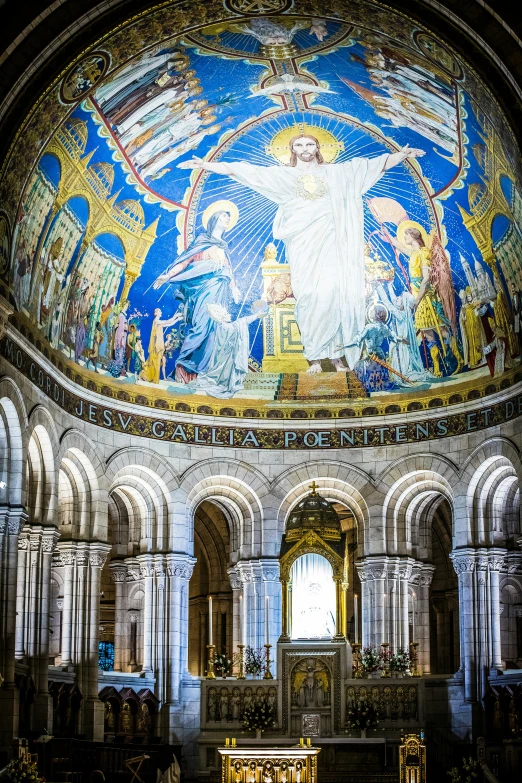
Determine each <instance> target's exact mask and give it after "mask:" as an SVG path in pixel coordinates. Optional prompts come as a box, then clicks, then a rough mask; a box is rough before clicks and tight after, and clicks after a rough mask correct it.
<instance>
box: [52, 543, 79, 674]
mask: <svg viewBox="0 0 522 783" xmlns="http://www.w3.org/2000/svg"><path fill="white" fill-rule="evenodd" d="M75 562H76V552H75V551H74V549H73V548H72V545H71V543H68V542H63V544H62V543H61V542H60V543H59V544H58V553H57V556H56V558H55V562H54V565H56V566H57V567H59V566H63V567H64V572H63V614H62V656H61V657H62V666H70V665H71V664H72V649H71V641H72V630H73V629H72V621H73V577H74V566H75Z"/></svg>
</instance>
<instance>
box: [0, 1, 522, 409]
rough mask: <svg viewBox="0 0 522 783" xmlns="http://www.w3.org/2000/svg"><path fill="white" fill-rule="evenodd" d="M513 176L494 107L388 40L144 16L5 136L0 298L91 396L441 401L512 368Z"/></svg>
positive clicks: (324, 11)
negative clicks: (5, 290)
mask: <svg viewBox="0 0 522 783" xmlns="http://www.w3.org/2000/svg"><path fill="white" fill-rule="evenodd" d="M520 174H521V172H520V164H519V152H518V150H517V149H516V146H515V143H514V141H513V138H512V135H511V133H510V131H509V128H508V126H507V123H506V121H505V119H504V117H503V116H502V114H501V111H500V109H499V107H498V105H497V103H496V101H495V97H494V95H492V94H491V93H490V92H489V91H488V89H487V88H486V86H485V85H484V84H483V83H482V82H481V81H480V80H479V78H478V77H477V75H476V74H475V72H474V71H473V70H472V69H471V68H470V67H469V66H468V65H467V64H466V62H465V61H464V60H463V59H462V57H461V56H460V55H458V54H457V53H455V52H454V51H452V50H451V49H450V48H449V47H448V46H447V45H446V44H445V43H444V42H443V41H441V40H438V39H437V38H436V37H435V36H434V35H432V34H431V33H430V32H429V30H425V29H422V28H420V27H419V26H418V25H416V24H414V23H413V22H412V21H410V20H409V19H407V18H406V17H403V16H400V15H398V14H395V13H391V12H390V11H389V10H388V9H384V8H382V7H380V6H378V5H376V4H375V3H370V2H362V1H361V2H350V3H346V2H337V3H336V2H331V3H325V2H320V3H319V2H311V1H308V2H298V1H297V0H296V2H294V3H291V2H284V1H283V0H273V1H272V2H269V1H268V0H267V1H266V2H260V3H247V2H242V1H241V0H227V1H226V2H225V3H221V2H217V1H216V2H204V3H203V2H202V3H198V2H190V3H172V4H170V5H169V4H164V5H163V6H161V7H158V8H157V9H155V10H153V11H151V12H149V13H147V14H146V15H143V16H141V17H139V18H137V19H135V20H133V21H132V22H131V23H129V24H128V25H126V26H123V27H122V28H120V29H118V30H115V31H113V32H112V33H111V34H110V35H108V36H107V37H106V38H104V39H103V40H100V41H98V42H96V43H95V45H94V46H93V47H92V49H91V50H88V51H86V52H85V53H84V54H83V55H82V57H81V58H79V59H78V61H76V62H75V63H73V64H71V66H70V67H69V68H68V69H66V70H65V71H64V73H63V74H62V75H61V77H60V79H59V80H57V82H56V84H55V85H53V86H52V87H51V88H50V89H49V91H48V92H47V93H46V94H45V95H44V96H42V100H41V101H40V103H39V104H38V105H37V106H35V107H34V110H33V112H32V115H31V117H30V118H29V119H28V121H27V123H26V125H25V126H24V127H23V128H21V130H20V134H19V136H18V140H17V142H16V143H15V145H14V147H13V149H12V150H11V155H10V158H9V159H8V161H7V163H6V165H5V167H4V169H3V171H2V179H1V195H2V206H3V209H2V211H1V212H0V266H1V269H0V272H1V274H2V275H3V278H4V281H5V283H6V285H8V286H9V289H10V296H11V298H12V303H13V305H14V306H15V308H16V311H17V313H16V319H17V321H16V322H17V324H20V325H21V326H22V327H23V329H24V330H25V333H26V334H30V335H31V336H32V340H33V342H34V341H35V340H38V341H39V342H40V343H41V344H42V345H45V344H48V348H49V349H51V350H50V351H49V354H50V355H52V356H53V357H54V358H55V363H56V362H57V361H58V362H59V363H60V366H61V367H63V368H67V369H68V371H69V372H68V374H69V375H71V377H75V378H76V379H77V380H78V381H79V382H81V383H82V384H83V385H88V387H89V388H91V389H93V390H96V391H98V392H101V393H102V394H103V393H107V394H108V395H111V396H119V397H120V398H121V399H127V400H131V401H137V402H140V401H141V402H142V403H143V404H149V405H156V404H157V403H158V402H160V403H161V404H162V405H163V407H165V406H168V407H176V406H179V403H180V402H181V403H183V402H185V403H188V407H186V409H187V410H189V409H190V406H192V405H194V404H196V403H201V402H205V401H206V403H207V404H208V406H209V407H208V410H209V412H214V411H217V410H219V408H220V406H222V405H223V400H232V401H233V405H234V408H235V409H237V410H243V411H245V410H248V409H250V408H253V409H255V411H256V412H259V411H262V410H263V409H267V408H270V409H274V407H276V408H277V406H280V407H281V408H282V409H285V408H287V409H288V408H289V407H290V408H291V407H292V406H295V405H296V403H298V404H299V406H300V407H303V406H304V407H305V408H306V407H307V406H308V407H309V408H310V409H312V408H314V407H317V408H319V407H321V406H322V407H324V405H325V403H327V404H328V405H337V406H339V407H342V406H343V405H344V406H346V404H349V405H351V406H352V408H353V406H355V408H357V406H358V405H359V406H363V405H365V406H367V405H368V401H369V399H372V400H374V401H375V404H377V405H385V404H386V405H388V404H389V403H393V401H398V402H399V403H400V404H404V401H411V400H412V399H428V398H436V399H438V400H440V404H443V403H445V402H448V401H450V402H451V401H460V400H463V399H467V395H468V394H469V391H470V390H476V389H481V390H483V389H485V388H487V387H491V384H497V386H494V388H495V389H496V388H499V385H500V384H501V383H502V381H503V380H504V379H506V378H507V379H512V378H513V377H514V375H515V373H516V371H517V367H518V365H519V363H520V352H521V351H520V348H521V345H520V314H521V310H522V304H521V299H520V297H521V294H520V292H519V289H520V288H522V285H521V271H520V265H521V259H522V238H521V230H522V222H521V220H522V189H521V187H522V182H521V176H520ZM179 409H183V407H181V408H180V407H178V410H179Z"/></svg>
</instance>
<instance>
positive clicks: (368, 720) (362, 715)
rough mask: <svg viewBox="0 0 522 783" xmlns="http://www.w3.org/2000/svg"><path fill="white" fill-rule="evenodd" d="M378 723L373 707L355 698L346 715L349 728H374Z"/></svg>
mask: <svg viewBox="0 0 522 783" xmlns="http://www.w3.org/2000/svg"><path fill="white" fill-rule="evenodd" d="M378 723H379V719H378V717H377V713H376V711H375V708H374V707H373V705H371V704H366V702H365V701H361V700H360V699H359V700H357V701H356V702H355V704H354V706H353V707H352V709H351V710H348V714H347V716H346V725H347V726H348V728H349V729H375V728H376V727H377V725H378Z"/></svg>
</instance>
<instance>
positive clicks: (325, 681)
mask: <svg viewBox="0 0 522 783" xmlns="http://www.w3.org/2000/svg"><path fill="white" fill-rule="evenodd" d="M315 676H316V678H317V679H318V680H319V682H320V683H321V685H322V686H323V690H324V691H327V690H328V675H327V674H326V672H316V674H315Z"/></svg>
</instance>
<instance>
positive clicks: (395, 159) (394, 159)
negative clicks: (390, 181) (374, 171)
mask: <svg viewBox="0 0 522 783" xmlns="http://www.w3.org/2000/svg"><path fill="white" fill-rule="evenodd" d="M424 154H425V153H424V150H418V149H415V148H414V147H408V145H406V146H405V147H403V148H402V150H399V152H394V153H392V154H391V155H388V157H387V158H386V163H385V164H384V171H389V170H390V169H392V168H393V167H394V166H398V165H399V163H402V162H403V161H404V160H406V158H422V156H423V155H424Z"/></svg>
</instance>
